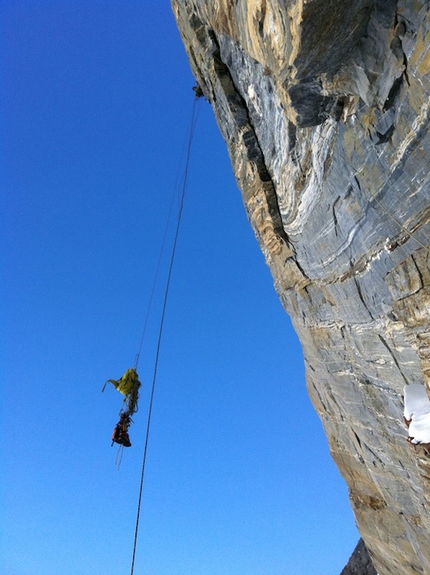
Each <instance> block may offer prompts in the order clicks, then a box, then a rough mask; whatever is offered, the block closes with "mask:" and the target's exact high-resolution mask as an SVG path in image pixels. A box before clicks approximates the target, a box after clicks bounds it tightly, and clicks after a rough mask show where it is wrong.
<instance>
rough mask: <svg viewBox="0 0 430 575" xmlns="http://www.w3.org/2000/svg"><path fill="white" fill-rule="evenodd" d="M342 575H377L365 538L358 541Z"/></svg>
mask: <svg viewBox="0 0 430 575" xmlns="http://www.w3.org/2000/svg"><path fill="white" fill-rule="evenodd" d="M340 575H377V573H376V571H375V568H374V567H373V565H372V561H371V559H370V557H369V553H368V552H367V549H366V546H365V544H364V541H363V539H360V541H359V542H358V543H357V546H356V548H355V549H354V553H353V554H352V555H351V557H350V559H349V561H348V563H347V565H346V566H345V567H344V568H343V569H342V573H341V574H340Z"/></svg>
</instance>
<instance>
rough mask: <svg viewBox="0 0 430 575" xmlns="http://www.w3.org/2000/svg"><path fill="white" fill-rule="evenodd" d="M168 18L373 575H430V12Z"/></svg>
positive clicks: (359, 6)
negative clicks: (415, 388) (293, 337)
mask: <svg viewBox="0 0 430 575" xmlns="http://www.w3.org/2000/svg"><path fill="white" fill-rule="evenodd" d="M172 7H173V10H174V13H175V16H176V19H177V22H178V27H179V29H180V32H181V35H182V38H183V42H184V45H185V47H186V50H187V52H188V56H189V60H190V63H191V66H192V69H193V72H194V74H195V76H196V79H197V81H198V83H199V85H200V86H201V88H202V90H203V93H204V95H205V97H206V99H207V100H208V101H209V102H210V104H211V105H212V106H213V109H214V112H215V115H216V118H217V121H218V125H219V128H220V130H221V132H222V134H223V137H224V139H225V141H226V145H227V147H228V150H229V154H230V158H231V162H232V166H233V169H234V172H235V175H236V179H237V183H238V185H239V187H240V189H241V191H242V195H243V201H244V205H245V209H246V211H247V214H248V218H249V221H250V223H251V225H252V227H253V229H254V231H255V234H256V237H257V239H258V241H259V244H260V246H261V249H262V251H263V253H264V255H265V257H266V261H267V264H268V266H269V267H270V270H271V272H272V275H273V278H274V283H275V288H276V290H277V293H278V294H279V297H280V299H281V301H282V303H283V305H284V307H285V309H286V311H287V312H288V313H289V314H290V316H291V318H292V321H293V323H294V326H295V329H296V331H297V333H298V335H299V338H300V340H301V342H302V346H303V351H304V356H305V364H306V377H307V387H308V391H309V395H310V397H311V399H312V402H313V404H314V406H315V409H316V410H317V412H318V414H319V416H320V417H321V420H322V422H323V425H324V429H325V432H326V435H327V438H328V441H329V444H330V450H331V454H332V456H333V458H334V460H335V462H336V464H337V466H338V468H339V470H340V472H341V473H342V475H343V477H344V478H345V480H346V482H347V484H348V486H349V493H350V500H351V505H352V507H353V510H354V513H355V517H356V521H357V525H358V528H359V530H360V533H361V535H362V537H363V539H364V541H365V544H366V547H367V549H368V551H369V554H370V556H371V558H372V561H373V563H374V566H375V568H376V570H377V571H378V573H379V575H400V574H401V575H416V574H417V573H422V574H430V516H429V512H428V511H429V503H430V457H429V452H428V450H427V449H426V448H425V447H420V446H418V447H416V448H414V447H412V446H411V445H410V444H408V443H407V441H406V438H407V436H408V432H407V429H406V427H405V424H404V422H403V416H402V412H403V388H404V386H405V385H409V384H411V383H421V384H425V385H426V386H427V389H428V390H429V389H430V325H429V324H430V271H429V263H430V255H429V254H430V252H429V238H430V182H429V180H430V174H429V167H428V165H429V157H430V136H429V133H428V124H429V114H430V104H429V94H430V49H429V46H430V42H429V41H430V14H429V2H428V0H412V1H411V0H403V1H392V0H385V1H383V0H377V1H375V0H373V1H372V0H355V1H354V2H352V3H349V2H344V1H340V0H307V1H305V0H172ZM280 360H281V359H280Z"/></svg>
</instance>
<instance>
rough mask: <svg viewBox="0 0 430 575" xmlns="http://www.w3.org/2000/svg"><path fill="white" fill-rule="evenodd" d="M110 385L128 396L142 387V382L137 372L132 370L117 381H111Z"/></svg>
mask: <svg viewBox="0 0 430 575" xmlns="http://www.w3.org/2000/svg"><path fill="white" fill-rule="evenodd" d="M108 381H109V383H112V384H113V385H114V386H115V387H116V388H117V390H118V391H119V392H120V393H122V394H123V395H125V396H127V395H130V393H131V392H132V391H133V390H134V389H135V388H139V387H140V381H139V378H138V376H137V373H136V370H134V369H132V368H130V369H127V371H126V372H125V373H124V375H123V376H122V377H121V378H120V379H118V380H116V379H109V380H108Z"/></svg>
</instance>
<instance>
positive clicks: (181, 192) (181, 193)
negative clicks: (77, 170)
mask: <svg viewBox="0 0 430 575" xmlns="http://www.w3.org/2000/svg"><path fill="white" fill-rule="evenodd" d="M197 101H198V97H196V98H195V99H194V102H193V107H192V111H191V120H190V124H189V131H188V144H187V147H186V157H185V167H184V172H183V175H182V179H181V180H180V183H179V210H178V218H177V222H176V231H175V237H174V241H173V248H172V253H171V257H170V265H169V271H168V275H167V281H166V287H165V292H164V301H163V308H162V312H161V319H160V326H159V330H158V341H157V349H156V354H155V361H154V371H153V376H152V385H151V396H150V400H149V409H148V420H147V424H146V434H145V446H144V449H143V460H142V470H141V475H140V487H139V499H138V503H137V514H136V527H135V531H134V542H133V555H132V560H131V570H130V575H133V573H134V564H135V558H136V549H137V536H138V532H139V521H140V509H141V504H142V491H143V481H144V477H145V465H146V455H147V451H148V440H149V431H150V426H151V416H152V406H153V401H154V392H155V384H156V381H157V371H158V360H159V356H160V348H161V338H162V335H163V326H164V318H165V315H166V307H167V300H168V295H169V288H170V280H171V277H172V270H173V263H174V260H175V254H176V247H177V243H178V236H179V229H180V226H181V219H182V210H183V206H184V198H185V193H186V191H187V185H188V168H189V163H190V155H191V145H192V142H193V137H194V131H195V126H196V122H197V118H198V111H199V109H198V108H197V106H196V103H197ZM163 244H164V240H163ZM160 259H161V256H160ZM157 274H158V269H157ZM154 286H155V282H154ZM153 289H154V288H153ZM151 298H152V294H151ZM146 322H147V318H146V320H145V326H144V331H143V334H142V338H141V341H140V347H139V350H138V353H137V355H136V366H137V363H138V361H139V355H140V351H141V347H142V343H143V335H144V333H145V328H146Z"/></svg>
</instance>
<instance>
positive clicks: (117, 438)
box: [102, 368, 141, 447]
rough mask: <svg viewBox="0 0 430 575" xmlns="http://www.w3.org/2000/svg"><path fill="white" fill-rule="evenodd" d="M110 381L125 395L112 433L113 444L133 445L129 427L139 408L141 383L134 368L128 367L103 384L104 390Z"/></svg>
mask: <svg viewBox="0 0 430 575" xmlns="http://www.w3.org/2000/svg"><path fill="white" fill-rule="evenodd" d="M108 383H111V384H112V385H114V386H115V387H116V389H117V390H118V391H119V392H120V393H122V394H123V395H124V396H125V397H124V401H123V406H122V408H121V410H120V412H119V421H118V423H117V424H116V426H115V429H114V430H113V433H112V445H113V444H114V443H118V444H119V445H122V446H124V447H131V442H130V437H129V435H128V428H129V427H130V425H131V423H133V420H132V419H131V416H132V415H133V414H134V413H136V411H137V410H138V403H137V402H138V400H139V388H140V386H141V383H140V381H139V377H138V375H137V373H136V370H135V369H134V368H130V369H127V371H126V372H125V373H124V375H123V376H122V377H120V378H119V379H108V380H107V381H106V383H105V384H104V386H103V390H102V391H104V390H105V387H106V385H107V384H108Z"/></svg>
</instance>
